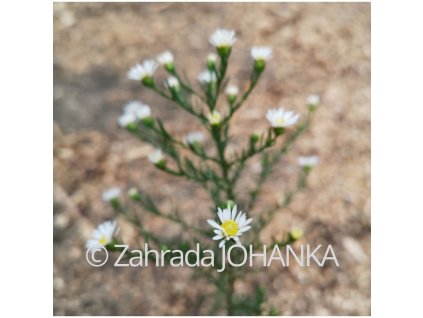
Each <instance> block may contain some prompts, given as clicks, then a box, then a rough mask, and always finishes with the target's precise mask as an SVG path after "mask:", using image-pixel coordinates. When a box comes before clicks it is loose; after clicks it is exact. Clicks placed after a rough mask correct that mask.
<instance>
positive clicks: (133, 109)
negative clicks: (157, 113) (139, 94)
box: [123, 101, 151, 119]
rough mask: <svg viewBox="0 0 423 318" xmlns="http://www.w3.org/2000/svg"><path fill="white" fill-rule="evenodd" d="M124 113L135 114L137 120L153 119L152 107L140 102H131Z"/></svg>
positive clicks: (124, 109)
mask: <svg viewBox="0 0 423 318" xmlns="http://www.w3.org/2000/svg"><path fill="white" fill-rule="evenodd" d="M123 112H124V113H128V114H133V115H134V116H135V117H136V118H137V119H144V118H147V117H151V108H150V106H148V105H146V104H144V103H141V102H138V101H131V102H129V103H128V104H126V105H125V107H124V108H123Z"/></svg>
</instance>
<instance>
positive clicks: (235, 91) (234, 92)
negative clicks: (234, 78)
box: [225, 85, 239, 96]
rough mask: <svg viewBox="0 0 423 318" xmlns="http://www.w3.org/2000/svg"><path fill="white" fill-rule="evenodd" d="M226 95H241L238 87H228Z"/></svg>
mask: <svg viewBox="0 0 423 318" xmlns="http://www.w3.org/2000/svg"><path fill="white" fill-rule="evenodd" d="M225 93H226V94H227V95H229V96H235V95H238V93H239V88H238V86H236V85H228V87H226V89H225Z"/></svg>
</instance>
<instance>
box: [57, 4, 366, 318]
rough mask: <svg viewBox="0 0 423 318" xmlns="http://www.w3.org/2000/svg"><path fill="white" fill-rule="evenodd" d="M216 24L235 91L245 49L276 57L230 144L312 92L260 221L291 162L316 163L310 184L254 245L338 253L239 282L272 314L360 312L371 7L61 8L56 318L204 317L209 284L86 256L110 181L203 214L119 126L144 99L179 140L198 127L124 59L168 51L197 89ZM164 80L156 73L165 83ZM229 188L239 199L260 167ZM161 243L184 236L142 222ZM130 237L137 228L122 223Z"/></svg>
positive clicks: (177, 272)
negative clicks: (309, 118) (141, 81)
mask: <svg viewBox="0 0 423 318" xmlns="http://www.w3.org/2000/svg"><path fill="white" fill-rule="evenodd" d="M217 27H227V28H233V29H235V30H236V31H237V34H238V41H237V43H236V44H235V46H234V52H233V56H232V57H231V66H230V70H229V75H230V76H231V77H232V81H233V82H234V83H237V84H239V85H240V86H241V87H245V85H246V84H247V81H248V76H249V71H250V63H251V62H250V57H249V48H250V47H251V46H253V45H271V46H272V47H273V49H274V58H273V60H272V61H271V62H270V64H269V68H268V69H267V70H266V72H265V74H264V76H263V78H262V81H261V82H260V84H259V85H258V87H257V89H256V91H255V93H254V94H253V96H252V97H251V99H250V100H249V101H248V103H247V104H246V105H245V106H244V108H243V110H242V111H240V112H239V113H238V114H237V115H236V117H235V118H234V126H233V128H232V131H231V132H232V135H233V136H234V137H233V140H232V143H231V148H237V147H241V146H242V145H243V143H244V142H245V140H246V139H247V138H248V136H249V135H250V133H251V132H252V129H254V130H260V129H265V128H266V127H267V123H266V120H265V119H264V114H265V112H266V110H267V109H268V108H269V107H271V106H272V107H273V106H286V107H289V108H291V109H294V110H296V111H298V112H302V113H304V112H305V108H304V101H305V99H306V97H307V95H308V94H309V93H319V94H320V95H321V96H322V106H321V108H320V109H319V111H318V114H317V116H316V120H315V121H314V123H313V126H312V128H311V129H310V130H309V131H308V132H307V134H306V135H304V136H303V137H302V139H301V140H300V142H299V143H298V144H297V145H296V146H295V149H293V151H292V152H291V153H290V154H289V156H287V157H286V158H285V159H284V161H283V162H281V163H280V165H279V166H278V167H280V169H275V172H274V173H273V174H274V175H273V176H272V177H271V178H270V180H269V182H268V183H267V184H266V187H265V191H264V193H263V195H262V196H261V197H260V200H259V204H258V205H257V206H256V208H255V209H254V211H248V212H249V213H251V214H252V215H257V214H258V213H260V211H263V210H265V209H266V208H268V207H269V206H271V205H272V204H273V203H274V202H275V201H276V200H277V199H278V198H279V196H280V195H281V193H283V191H284V190H285V189H287V188H288V187H289V186H291V185H292V181H293V178H294V177H295V170H296V169H297V168H296V158H297V156H298V155H301V154H310V153H317V154H318V155H319V156H320V158H321V163H320V164H319V166H318V167H317V168H316V169H315V171H313V173H312V175H311V177H310V182H309V187H308V189H307V190H306V191H304V192H303V193H301V194H299V195H298V196H297V197H296V198H295V200H294V202H293V203H292V204H291V205H290V206H289V208H288V209H286V210H284V211H281V213H279V214H278V217H277V218H276V220H275V222H273V224H272V225H271V226H269V227H268V228H267V229H266V231H265V233H263V236H264V237H265V238H266V237H271V236H272V235H276V236H277V235H280V233H281V229H289V228H291V227H292V226H301V227H302V228H303V229H304V232H305V238H304V239H303V240H304V242H308V243H311V244H316V243H317V244H332V245H333V246H334V249H335V251H336V252H337V256H338V258H339V260H340V264H341V266H340V268H336V267H332V266H329V267H324V268H311V269H305V268H300V267H295V266H294V267H291V268H289V269H283V270H281V269H280V268H273V267H272V268H271V269H269V271H266V272H264V273H262V274H261V275H259V276H258V277H254V278H251V280H252V281H247V282H238V283H237V285H236V290H237V292H238V293H248V292H250V290H249V288H250V287H249V286H250V285H251V283H252V282H260V284H262V285H264V286H265V287H266V290H267V294H268V299H267V304H272V305H274V306H275V307H276V308H277V309H278V310H279V311H280V312H281V314H284V315H287V314H292V315H366V314H369V313H370V5H369V4H365V3H362V4H359V3H355V4H347V3H344V4H296V3H292V4H278V3H273V4H270V3H261V4H251V3H245V4H242V3H238V4H231V3H227V4H218V3H213V4H208V3H202V4H167V3H161V4H123V3H122V4H71V3H67V4H65V3H60V4H59V3H56V4H55V5H54V121H55V131H54V183H55V189H54V207H55V208H54V313H55V314H56V315H81V314H88V315H100V314H101V315H113V314H114V315H163V314H170V315H182V314H187V315H203V314H207V313H208V311H207V308H208V307H209V305H210V304H211V303H212V301H213V299H210V296H209V293H212V292H213V288H212V287H210V286H208V285H207V284H205V283H204V282H202V281H201V280H200V281H194V280H192V279H191V271H190V270H189V269H184V270H181V269H172V268H164V269H157V268H144V269H142V270H135V269H133V270H129V269H128V270H120V269H114V268H113V267H112V266H106V267H104V268H102V269H99V270H93V269H92V268H91V267H89V265H88V264H87V263H86V261H85V254H84V248H83V244H84V241H85V239H86V238H88V237H89V235H90V234H91V231H92V229H93V227H94V226H96V224H98V223H99V222H101V221H103V220H105V219H107V218H111V217H112V216H113V214H112V211H111V209H110V208H109V207H108V206H107V205H105V204H104V203H103V202H101V199H100V195H101V192H102V191H103V190H104V189H105V188H107V187H108V186H112V185H119V186H121V187H122V188H123V189H128V188H129V187H130V186H134V185H135V186H137V187H139V188H141V189H143V190H145V191H146V192H148V193H150V194H151V195H152V196H153V197H154V198H155V199H156V200H157V201H158V202H159V205H160V207H162V208H163V209H164V210H169V209H170V207H172V206H178V207H180V209H182V210H183V211H186V212H185V214H184V216H185V217H186V218H187V220H189V222H191V223H193V224H198V225H202V224H203V223H204V219H205V218H206V217H207V216H209V210H208V208H209V206H210V201H209V199H208V196H207V194H206V193H204V192H203V191H202V190H201V189H199V188H198V187H196V186H193V185H192V184H189V183H188V182H186V181H180V180H178V179H175V178H172V177H169V176H167V175H164V174H163V173H161V172H160V171H157V170H156V169H155V168H154V167H152V165H151V164H149V163H148V161H147V159H146V155H147V154H148V153H149V151H150V150H151V148H150V147H149V146H147V145H145V144H143V143H140V142H138V141H137V140H135V139H134V138H133V137H131V136H130V135H129V134H128V133H127V132H126V131H124V130H122V129H119V128H118V127H117V125H116V118H117V116H118V115H119V114H120V112H121V108H122V106H123V105H124V104H125V103H126V102H127V101H129V100H131V99H140V100H142V101H144V102H145V103H148V104H150V105H151V106H152V108H153V113H154V114H155V115H157V116H159V117H161V118H162V119H163V121H164V122H165V123H166V125H167V127H168V129H169V130H170V131H172V132H173V133H174V134H175V135H178V136H183V135H184V134H185V133H187V132H188V131H190V130H191V129H193V128H195V127H198V124H196V123H195V121H193V120H192V118H190V117H189V116H187V115H186V114H184V113H183V112H182V111H181V110H179V109H177V108H176V107H175V106H173V105H170V104H169V103H167V102H165V101H164V100H162V99H160V98H158V97H157V96H156V95H154V94H152V93H151V92H149V91H147V90H146V89H144V88H141V87H139V85H137V84H136V83H134V82H131V81H129V80H127V78H126V72H127V70H128V68H129V67H130V66H131V65H133V64H134V63H136V62H138V61H140V60H142V59H144V58H148V57H152V56H154V55H156V54H158V53H161V52H162V51H164V50H166V49H170V50H171V51H172V52H173V53H174V54H175V56H176V60H177V64H178V66H180V68H183V69H184V70H185V71H186V72H187V74H188V75H189V76H190V77H191V78H192V79H195V78H196V76H197V74H198V72H199V71H200V70H201V69H202V68H203V65H204V59H205V56H206V55H207V53H208V52H210V51H211V46H210V45H209V44H208V36H209V35H210V34H211V33H212V32H213V31H214V29H215V28H217ZM158 76H159V78H162V77H163V78H164V76H165V75H164V73H163V72H159V74H158ZM247 171H248V173H247V176H246V177H245V178H243V179H242V181H241V186H240V187H239V189H238V192H239V193H240V196H241V198H242V196H243V195H244V196H245V194H246V193H247V192H248V189H249V187H250V185H251V180H252V179H253V178H254V177H255V176H257V174H258V170H257V161H253V162H252V163H251V165H249V166H248V169H247ZM149 226H150V227H151V228H152V229H154V230H155V231H158V232H160V233H162V234H163V235H164V236H167V237H172V235H177V234H178V231H179V229H178V228H177V227H174V226H172V225H169V224H168V223H167V222H162V221H161V220H158V219H154V218H152V219H150V220H149ZM122 227H123V230H124V231H123V232H124V237H125V238H127V239H128V240H129V241H131V240H133V239H134V236H135V233H134V230H133V229H132V228H131V227H129V226H127V225H125V224H123V223H122Z"/></svg>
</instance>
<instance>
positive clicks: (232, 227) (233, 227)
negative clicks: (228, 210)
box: [222, 220, 238, 236]
mask: <svg viewBox="0 0 423 318" xmlns="http://www.w3.org/2000/svg"><path fill="white" fill-rule="evenodd" d="M222 228H223V231H224V232H225V234H226V235H227V236H234V235H237V233H238V224H236V222H235V221H233V220H227V221H225V222H223V224H222Z"/></svg>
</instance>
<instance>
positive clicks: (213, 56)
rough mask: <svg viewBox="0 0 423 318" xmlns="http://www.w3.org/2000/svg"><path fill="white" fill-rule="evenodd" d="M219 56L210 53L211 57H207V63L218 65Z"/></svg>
mask: <svg viewBox="0 0 423 318" xmlns="http://www.w3.org/2000/svg"><path fill="white" fill-rule="evenodd" d="M217 58H218V57H217V54H216V53H209V55H207V62H208V63H216V62H217Z"/></svg>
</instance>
